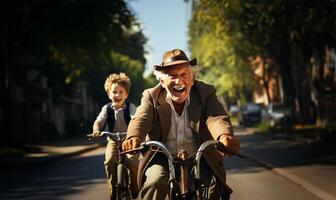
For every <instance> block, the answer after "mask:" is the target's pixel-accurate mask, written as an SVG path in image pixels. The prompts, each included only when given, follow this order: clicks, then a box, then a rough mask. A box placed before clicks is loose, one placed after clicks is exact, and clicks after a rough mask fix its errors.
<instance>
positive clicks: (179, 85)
mask: <svg viewBox="0 0 336 200" xmlns="http://www.w3.org/2000/svg"><path fill="white" fill-rule="evenodd" d="M163 73H164V74H167V75H168V76H167V77H164V78H163V79H161V80H160V83H161V85H162V86H163V87H164V88H165V89H166V91H167V93H168V96H169V97H170V98H171V99H172V101H173V102H175V103H179V104H180V103H184V102H185V100H186V99H187V98H188V97H189V94H190V90H191V86H192V85H193V84H194V78H193V75H192V73H191V70H190V68H189V64H188V63H183V64H179V65H178V66H176V67H174V68H172V69H169V70H165V71H164V72H163Z"/></svg>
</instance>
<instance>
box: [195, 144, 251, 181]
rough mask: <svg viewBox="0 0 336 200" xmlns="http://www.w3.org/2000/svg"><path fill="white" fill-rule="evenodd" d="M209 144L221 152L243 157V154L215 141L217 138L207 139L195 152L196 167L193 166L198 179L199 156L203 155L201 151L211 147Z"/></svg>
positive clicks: (199, 174)
mask: <svg viewBox="0 0 336 200" xmlns="http://www.w3.org/2000/svg"><path fill="white" fill-rule="evenodd" d="M211 146H215V148H216V149H217V150H218V151H220V152H222V153H226V152H228V153H231V154H233V155H236V156H238V157H240V158H245V157H244V156H243V155H241V154H239V153H236V152H234V151H232V150H231V149H230V148H228V147H226V146H225V145H224V144H223V143H221V142H219V141H217V140H208V141H205V142H204V143H203V144H202V145H201V146H200V147H199V148H198V150H197V153H196V158H195V160H196V168H195V176H196V179H199V178H200V177H201V172H200V166H201V158H202V155H203V152H204V151H205V150H206V149H207V148H209V147H211Z"/></svg>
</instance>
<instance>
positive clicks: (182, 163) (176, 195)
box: [120, 140, 244, 200]
mask: <svg viewBox="0 0 336 200" xmlns="http://www.w3.org/2000/svg"><path fill="white" fill-rule="evenodd" d="M211 146H214V147H215V148H216V149H217V151H220V152H222V153H227V152H228V153H231V154H233V155H236V156H239V157H241V158H244V156H243V155H241V154H239V153H235V152H233V151H232V150H231V149H229V148H228V147H226V146H224V144H223V143H221V142H219V141H215V140H208V141H206V142H204V143H203V144H202V145H201V146H200V147H199V148H198V150H197V152H196V153H194V154H191V155H189V156H188V155H187V154H186V152H185V151H181V152H179V154H178V155H177V156H176V155H174V154H171V153H170V152H169V150H168V148H167V147H166V146H165V145H164V144H163V143H161V142H159V141H147V142H143V143H141V144H140V146H139V147H138V148H135V149H134V150H129V151H124V152H121V153H120V154H128V153H135V152H141V153H143V152H145V151H148V150H154V151H159V152H161V153H163V154H164V155H165V156H166V158H167V160H168V169H169V181H168V184H169V193H168V196H169V199H170V200H186V199H196V200H203V199H207V198H208V195H209V194H208V192H207V191H208V188H207V187H206V186H205V185H204V184H202V180H201V158H202V155H203V152H204V151H205V150H206V149H208V148H209V147H211ZM152 147H156V148H158V149H152ZM190 165H191V166H194V168H195V170H194V177H195V182H194V185H195V191H190V190H189V189H188V177H189V170H188V167H189V166H190ZM174 166H176V167H180V176H179V177H176V172H175V167H174Z"/></svg>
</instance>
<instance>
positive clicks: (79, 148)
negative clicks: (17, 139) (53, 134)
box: [0, 137, 105, 169]
mask: <svg viewBox="0 0 336 200" xmlns="http://www.w3.org/2000/svg"><path fill="white" fill-rule="evenodd" d="M104 142H105V141H103V140H97V141H94V142H93V141H88V140H87V139H86V138H85V137H83V138H65V139H64V140H58V141H56V142H44V143H42V144H39V145H26V146H25V148H26V149H29V150H28V152H29V153H27V154H25V155H16V156H2V157H0V169H12V168H22V167H33V166H36V165H40V164H46V163H49V162H51V161H55V160H58V159H61V158H65V157H70V156H74V155H77V154H81V153H84V152H87V151H90V150H93V149H96V148H98V147H99V146H101V145H102V144H103V143H104Z"/></svg>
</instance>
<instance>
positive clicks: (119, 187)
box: [87, 131, 132, 200]
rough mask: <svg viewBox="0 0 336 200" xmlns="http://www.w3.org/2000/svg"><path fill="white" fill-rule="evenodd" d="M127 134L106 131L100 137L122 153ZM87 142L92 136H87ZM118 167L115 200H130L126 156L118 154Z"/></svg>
mask: <svg viewBox="0 0 336 200" xmlns="http://www.w3.org/2000/svg"><path fill="white" fill-rule="evenodd" d="M126 135H127V133H126V132H123V133H111V132H108V131H102V132H101V135H100V137H109V138H111V139H112V140H113V141H115V142H116V144H117V149H118V152H122V148H121V145H122V142H123V141H124V139H125V138H126ZM87 137H88V138H89V140H91V139H92V137H93V134H89V135H87ZM118 157H119V159H118V165H117V184H116V185H115V191H116V199H117V200H131V199H132V193H131V188H130V175H129V170H128V168H127V164H126V160H125V158H126V155H125V154H120V153H118Z"/></svg>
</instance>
